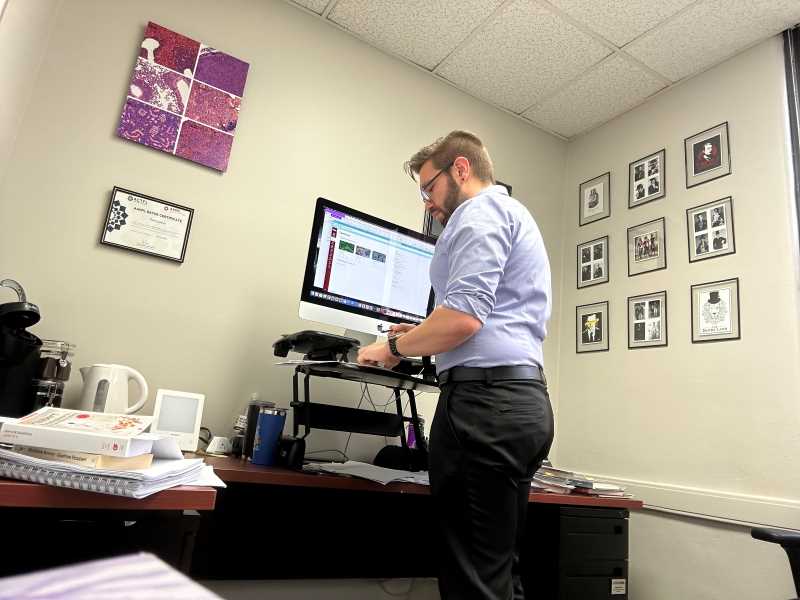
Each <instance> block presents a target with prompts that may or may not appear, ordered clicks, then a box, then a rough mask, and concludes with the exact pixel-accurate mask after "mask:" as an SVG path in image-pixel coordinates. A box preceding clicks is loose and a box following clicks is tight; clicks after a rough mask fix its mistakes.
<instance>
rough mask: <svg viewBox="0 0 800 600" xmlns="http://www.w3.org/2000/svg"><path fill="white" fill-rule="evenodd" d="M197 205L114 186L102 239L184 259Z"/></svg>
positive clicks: (163, 255)
mask: <svg viewBox="0 0 800 600" xmlns="http://www.w3.org/2000/svg"><path fill="white" fill-rule="evenodd" d="M193 216H194V209H193V208H187V207H186V206H180V205H178V204H173V203H172V202H167V201H165V200H159V199H158V198H153V197H152V196H146V195H144V194H140V193H138V192H133V191H131V190H126V189H123V188H120V187H116V186H115V187H114V189H113V190H112V191H111V201H110V202H109V205H108V213H107V214H106V221H105V224H104V225H103V233H102V234H101V236H100V243H101V244H106V245H108V246H117V247H118V248H125V249H126V250H132V251H133V252H140V253H142V254H149V255H151V256H158V257H159V258H166V259H168V260H174V261H176V262H179V263H182V262H183V259H184V258H185V256H186V246H187V244H188V243H189V230H190V229H191V227H192V217H193Z"/></svg>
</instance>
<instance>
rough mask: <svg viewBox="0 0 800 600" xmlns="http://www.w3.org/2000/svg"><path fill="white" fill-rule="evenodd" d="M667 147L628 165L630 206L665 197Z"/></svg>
mask: <svg viewBox="0 0 800 600" xmlns="http://www.w3.org/2000/svg"><path fill="white" fill-rule="evenodd" d="M665 157H666V149H663V148H662V149H661V150H659V151H658V152H656V153H655V154H651V155H650V156H645V157H644V158H640V159H639V160H635V161H633V162H632V163H630V164H629V165H628V208H634V207H636V206H641V205H642V204H646V203H647V202H652V201H653V200H658V199H659V198H663V197H664V196H666V194H667V188H666V183H667V179H666V177H665V169H666V161H665Z"/></svg>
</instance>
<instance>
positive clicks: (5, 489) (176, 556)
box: [0, 479, 217, 576]
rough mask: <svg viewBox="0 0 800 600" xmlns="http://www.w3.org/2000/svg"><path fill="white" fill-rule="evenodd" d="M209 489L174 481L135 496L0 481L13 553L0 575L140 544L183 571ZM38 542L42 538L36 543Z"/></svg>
mask: <svg viewBox="0 0 800 600" xmlns="http://www.w3.org/2000/svg"><path fill="white" fill-rule="evenodd" d="M216 498H217V491H216V489H214V488H209V487H200V486H188V485H187V486H179V487H175V488H171V489H168V490H163V491H161V492H158V493H156V494H153V495H152V496H148V497H147V498H142V499H140V500H137V499H135V498H125V497H122V496H112V495H109V494H98V493H94V492H85V491H82V490H74V489H69V488H61V487H55V486H49V485H42V484H39V483H28V482H24V481H16V480H11V479H0V530H2V531H3V535H4V537H5V538H6V539H9V540H14V552H13V553H8V552H7V553H5V554H4V558H3V560H2V561H0V576H6V575H16V574H19V573H24V572H28V571H32V570H36V569H43V568H51V567H57V566H61V565H65V564H72V563H75V562H79V561H85V560H95V559H101V558H107V557H109V556H115V555H119V554H124V553H129V552H137V551H141V550H146V551H150V552H153V553H155V554H157V555H158V556H159V557H160V558H161V559H162V560H164V561H165V562H167V563H169V564H171V565H172V566H173V567H175V568H176V569H179V570H181V571H184V572H186V573H188V571H189V568H190V566H191V562H192V552H193V549H194V541H195V538H196V536H197V532H198V530H199V528H200V520H201V518H200V514H199V513H198V512H197V511H211V510H213V509H214V506H215V504H216ZM43 540H46V543H43Z"/></svg>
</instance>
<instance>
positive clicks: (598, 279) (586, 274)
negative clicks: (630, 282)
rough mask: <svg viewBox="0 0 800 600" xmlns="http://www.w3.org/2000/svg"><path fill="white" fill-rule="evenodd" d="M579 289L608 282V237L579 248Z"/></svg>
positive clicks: (580, 245)
mask: <svg viewBox="0 0 800 600" xmlns="http://www.w3.org/2000/svg"><path fill="white" fill-rule="evenodd" d="M577 272H578V289H580V288H584V287H588V286H590V285H597V284H598V283H607V282H608V236H604V237H601V238H597V239H596V240H592V241H590V242H584V243H583V244H578V247H577Z"/></svg>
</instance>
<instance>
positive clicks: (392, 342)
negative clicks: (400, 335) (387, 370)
mask: <svg viewBox="0 0 800 600" xmlns="http://www.w3.org/2000/svg"><path fill="white" fill-rule="evenodd" d="M388 341H389V352H391V353H392V356H396V357H397V358H407V357H406V356H405V355H404V354H400V351H399V350H398V349H397V336H395V337H390V338H389V340H388Z"/></svg>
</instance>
